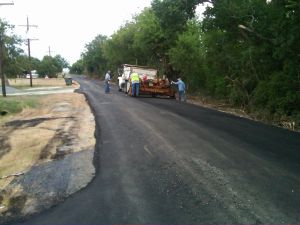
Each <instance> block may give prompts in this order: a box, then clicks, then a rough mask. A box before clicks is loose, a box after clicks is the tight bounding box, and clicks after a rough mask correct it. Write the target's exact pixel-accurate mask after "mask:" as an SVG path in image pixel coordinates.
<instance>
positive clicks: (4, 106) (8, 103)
mask: <svg viewBox="0 0 300 225" xmlns="http://www.w3.org/2000/svg"><path fill="white" fill-rule="evenodd" d="M37 105H38V97H34V96H28V97H6V98H4V97H0V116H6V115H11V114H16V113H19V112H21V111H22V110H23V109H24V108H28V107H29V108H34V107H36V106H37Z"/></svg>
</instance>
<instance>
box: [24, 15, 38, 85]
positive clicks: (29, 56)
mask: <svg viewBox="0 0 300 225" xmlns="http://www.w3.org/2000/svg"><path fill="white" fill-rule="evenodd" d="M20 26H21V27H26V33H27V36H28V32H29V28H30V27H35V28H37V27H38V26H37V25H30V24H29V19H28V16H27V24H26V25H20ZM36 40H38V39H30V38H29V37H28V38H27V45H28V59H29V75H30V87H32V73H31V69H32V68H31V54H30V41H36Z"/></svg>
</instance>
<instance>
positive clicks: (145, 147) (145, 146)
mask: <svg viewBox="0 0 300 225" xmlns="http://www.w3.org/2000/svg"><path fill="white" fill-rule="evenodd" d="M144 150H145V151H146V152H147V153H148V154H149V155H150V156H153V154H152V153H151V151H150V150H149V149H148V146H147V145H144Z"/></svg>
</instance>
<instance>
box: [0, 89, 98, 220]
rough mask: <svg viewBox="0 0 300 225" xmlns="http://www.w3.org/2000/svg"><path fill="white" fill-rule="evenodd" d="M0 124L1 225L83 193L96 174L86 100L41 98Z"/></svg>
mask: <svg viewBox="0 0 300 225" xmlns="http://www.w3.org/2000/svg"><path fill="white" fill-rule="evenodd" d="M39 103H40V107H39V108H36V109H25V110H23V111H22V113H20V114H18V115H16V116H13V117H10V118H7V119H5V120H2V121H1V122H0V146H1V149H0V224H2V223H4V222H6V221H9V220H10V219H12V218H14V219H16V218H21V217H24V216H28V215H30V214H32V213H36V212H39V211H41V210H42V209H45V208H49V207H51V206H52V205H53V204H56V203H57V202H59V201H61V200H62V199H64V198H66V197H67V196H69V195H71V194H73V193H74V192H76V191H78V190H80V189H82V188H83V187H85V186H86V185H87V184H88V183H89V182H90V181H91V180H92V178H93V176H94V173H95V168H94V166H93V156H94V147H95V137H94V130H95V119H94V116H93V114H92V112H91V110H90V108H89V105H88V104H87V102H86V99H85V96H84V95H82V94H77V93H65V94H53V95H47V96H41V97H40V99H39Z"/></svg>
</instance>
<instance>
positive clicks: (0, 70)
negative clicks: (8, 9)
mask: <svg viewBox="0 0 300 225" xmlns="http://www.w3.org/2000/svg"><path fill="white" fill-rule="evenodd" d="M2 5H14V3H13V2H11V3H0V6H2ZM1 36H2V35H1ZM1 36H0V76H1V86H2V95H3V97H6V87H5V75H4V71H3V60H4V53H3V51H4V40H3V39H2V37H1Z"/></svg>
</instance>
